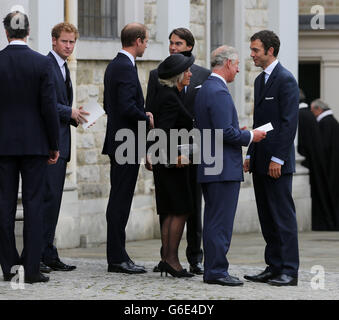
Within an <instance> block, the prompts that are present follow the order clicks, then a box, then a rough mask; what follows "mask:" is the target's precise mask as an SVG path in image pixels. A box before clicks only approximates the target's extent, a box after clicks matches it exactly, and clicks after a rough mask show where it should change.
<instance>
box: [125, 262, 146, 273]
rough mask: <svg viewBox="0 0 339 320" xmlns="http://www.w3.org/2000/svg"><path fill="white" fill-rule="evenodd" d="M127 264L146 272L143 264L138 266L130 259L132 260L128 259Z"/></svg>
mask: <svg viewBox="0 0 339 320" xmlns="http://www.w3.org/2000/svg"><path fill="white" fill-rule="evenodd" d="M128 264H129V265H130V266H132V267H134V268H137V269H140V270H143V271H144V273H146V272H147V271H146V269H145V267H143V266H139V265H137V264H135V263H134V261H132V260H130V261H128Z"/></svg>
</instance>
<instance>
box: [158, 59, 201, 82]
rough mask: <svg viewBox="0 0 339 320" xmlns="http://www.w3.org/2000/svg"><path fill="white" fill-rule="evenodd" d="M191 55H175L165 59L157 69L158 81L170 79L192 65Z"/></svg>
mask: <svg viewBox="0 0 339 320" xmlns="http://www.w3.org/2000/svg"><path fill="white" fill-rule="evenodd" d="M194 60H195V58H194V56H193V54H190V55H189V56H188V55H185V54H184V53H183V54H181V53H175V54H172V55H170V56H169V57H167V58H166V59H165V60H164V61H163V62H161V63H160V65H159V67H158V76H159V78H160V79H169V78H172V77H174V76H176V75H178V74H180V73H182V72H184V71H185V70H187V69H188V68H189V67H190V66H191V65H192V64H193V63H194Z"/></svg>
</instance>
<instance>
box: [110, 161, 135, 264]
mask: <svg viewBox="0 0 339 320" xmlns="http://www.w3.org/2000/svg"><path fill="white" fill-rule="evenodd" d="M110 159H111V191H110V196H109V200H108V205H107V211H106V220H107V262H108V264H116V263H122V262H125V261H129V260H130V258H129V256H128V254H127V252H126V249H125V242H126V232H125V229H126V225H127V222H128V217H129V213H130V209H131V205H132V200H133V195H134V189H135V185H136V182H137V178H138V172H139V166H140V165H139V164H124V165H119V164H117V163H116V161H115V160H114V157H111V156H110Z"/></svg>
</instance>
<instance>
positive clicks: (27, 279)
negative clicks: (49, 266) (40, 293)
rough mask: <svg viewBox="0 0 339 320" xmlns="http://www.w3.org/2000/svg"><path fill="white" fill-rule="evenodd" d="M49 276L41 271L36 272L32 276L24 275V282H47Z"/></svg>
mask: <svg viewBox="0 0 339 320" xmlns="http://www.w3.org/2000/svg"><path fill="white" fill-rule="evenodd" d="M48 281H49V277H46V276H44V275H43V274H42V273H38V274H37V275H34V276H28V275H25V283H30V284H32V283H37V282H48Z"/></svg>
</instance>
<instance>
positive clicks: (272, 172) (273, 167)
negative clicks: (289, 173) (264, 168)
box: [268, 161, 281, 179]
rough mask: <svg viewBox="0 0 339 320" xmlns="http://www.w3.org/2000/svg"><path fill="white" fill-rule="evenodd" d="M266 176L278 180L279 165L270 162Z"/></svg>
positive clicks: (279, 173)
mask: <svg viewBox="0 0 339 320" xmlns="http://www.w3.org/2000/svg"><path fill="white" fill-rule="evenodd" d="M268 175H269V176H270V177H272V178H274V179H278V178H280V176H281V164H279V163H276V162H274V161H271V162H270V166H269V168H268Z"/></svg>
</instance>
